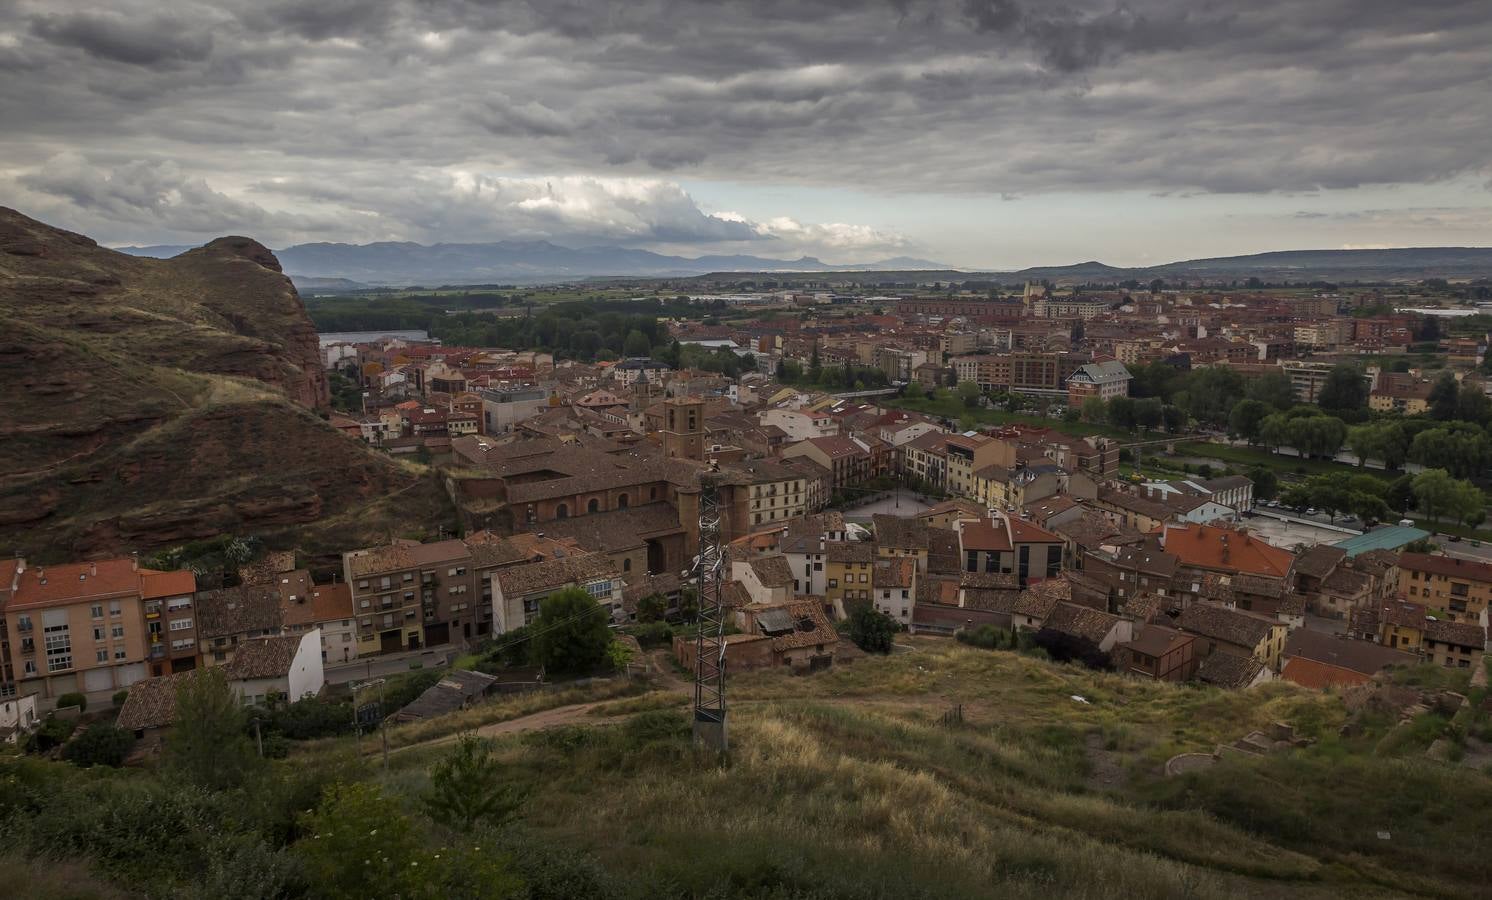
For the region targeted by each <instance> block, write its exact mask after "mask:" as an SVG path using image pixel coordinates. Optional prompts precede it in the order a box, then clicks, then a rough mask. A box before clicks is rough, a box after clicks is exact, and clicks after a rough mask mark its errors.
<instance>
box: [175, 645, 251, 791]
mask: <svg viewBox="0 0 1492 900" xmlns="http://www.w3.org/2000/svg"><path fill="white" fill-rule="evenodd" d="M166 762H167V765H168V766H169V767H170V768H171V769H172V770H174V771H175V772H176V774H177V775H178V776H179V777H181V778H182V779H183V780H185V781H189V782H191V783H192V784H195V785H197V786H199V787H204V788H208V789H211V790H226V789H228V788H233V787H237V786H239V785H242V784H244V783H245V782H246V781H248V780H249V779H250V778H251V777H252V776H253V775H255V774H257V772H258V770H259V763H260V760H258V759H257V758H256V757H255V755H254V747H253V744H252V743H250V741H249V738H248V735H247V734H245V720H244V710H243V706H242V705H241V704H240V703H239V702H238V698H237V697H235V696H233V691H232V689H231V688H229V687H228V678H227V676H226V675H225V674H224V673H223V670H222V669H221V668H219V667H216V666H212V667H208V668H205V669H198V670H196V671H194V672H193V673H192V674H191V675H189V676H187V677H185V678H183V679H182V680H181V683H180V684H178V685H177V686H176V721H175V723H174V727H173V728H172V730H171V736H170V737H169V738H168V739H167V741H166Z"/></svg>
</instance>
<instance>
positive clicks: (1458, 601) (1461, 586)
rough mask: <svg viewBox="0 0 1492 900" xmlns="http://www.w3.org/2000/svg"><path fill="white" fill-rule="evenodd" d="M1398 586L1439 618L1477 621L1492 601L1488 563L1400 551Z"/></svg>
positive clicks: (1490, 566) (1491, 582) (1491, 585)
mask: <svg viewBox="0 0 1492 900" xmlns="http://www.w3.org/2000/svg"><path fill="white" fill-rule="evenodd" d="M1399 587H1400V589H1401V590H1402V591H1403V592H1404V595H1405V596H1406V597H1407V598H1408V599H1409V602H1411V603H1423V604H1424V605H1425V606H1426V607H1428V608H1429V609H1430V611H1431V612H1432V613H1434V614H1435V615H1437V616H1438V617H1440V618H1443V619H1449V620H1450V621H1452V622H1477V621H1480V620H1481V616H1482V612H1483V611H1484V610H1486V608H1487V606H1488V604H1489V603H1492V563H1484V562H1478V561H1476V560H1470V559H1461V558H1460V557H1455V556H1435V555H1431V554H1429V553H1401V554H1399Z"/></svg>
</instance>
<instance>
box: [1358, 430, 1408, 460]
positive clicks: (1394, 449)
mask: <svg viewBox="0 0 1492 900" xmlns="http://www.w3.org/2000/svg"><path fill="white" fill-rule="evenodd" d="M1347 446H1348V447H1350V448H1351V449H1352V452H1353V453H1355V454H1357V457H1358V459H1359V461H1360V463H1361V464H1363V465H1366V464H1367V461H1368V460H1369V459H1377V460H1382V462H1383V464H1384V465H1385V466H1387V467H1388V468H1390V469H1397V468H1398V467H1400V466H1402V465H1403V464H1404V458H1405V456H1406V455H1407V454H1408V452H1409V439H1408V437H1407V435H1406V434H1405V432H1404V428H1403V426H1402V425H1401V424H1400V423H1398V422H1392V421H1389V422H1370V423H1368V424H1366V425H1356V426H1353V427H1352V428H1349V429H1348V430H1347Z"/></svg>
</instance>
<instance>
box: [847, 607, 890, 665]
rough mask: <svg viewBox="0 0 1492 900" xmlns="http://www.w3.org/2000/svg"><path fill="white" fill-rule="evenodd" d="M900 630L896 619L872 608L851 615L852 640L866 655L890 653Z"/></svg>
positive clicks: (863, 608) (864, 608)
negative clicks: (892, 643)
mask: <svg viewBox="0 0 1492 900" xmlns="http://www.w3.org/2000/svg"><path fill="white" fill-rule="evenodd" d="M898 628H899V626H898V625H897V624H896V620H895V619H893V618H891V617H890V616H888V615H886V614H885V613H883V612H881V611H880V610H878V609H876V608H874V607H871V606H862V607H860V608H859V609H857V610H855V611H854V613H852V614H851V615H850V640H852V641H854V642H855V646H856V647H859V648H860V649H861V650H864V651H865V652H866V653H890V652H891V642H892V640H893V639H894V637H895V635H896V632H897V630H898Z"/></svg>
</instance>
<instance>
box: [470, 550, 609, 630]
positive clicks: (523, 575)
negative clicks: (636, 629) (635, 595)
mask: <svg viewBox="0 0 1492 900" xmlns="http://www.w3.org/2000/svg"><path fill="white" fill-rule="evenodd" d="M489 579H490V581H491V583H492V605H493V608H494V613H495V618H494V620H493V633H494V634H506V633H508V632H510V631H515V630H517V629H519V628H522V627H523V626H525V625H528V624H530V623H532V622H533V621H534V619H536V618H538V615H539V609H540V606H541V605H542V604H543V602H544V598H545V597H548V596H549V595H550V594H552V593H554V592H555V591H559V590H562V589H564V588H567V587H579V588H581V589H582V590H584V591H585V592H586V593H588V594H590V595H591V597H593V598H595V600H596V602H597V603H599V604H600V605H601V607H602V608H603V609H604V610H606V615H607V618H608V620H609V621H611V622H620V621H622V619H623V617H624V613H623V610H622V589H623V584H622V578H621V573H620V572H619V571H617V568H616V564H615V563H613V562H612V561H611V560H610V559H609V558H607V557H606V556H605V555H604V554H601V553H576V554H573V555H566V556H561V557H556V558H553V559H547V560H544V561H543V562H536V563H527V564H525V565H518V566H506V567H504V568H501V569H497V570H495V571H493V572H492V574H491V575H490V576H489Z"/></svg>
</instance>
